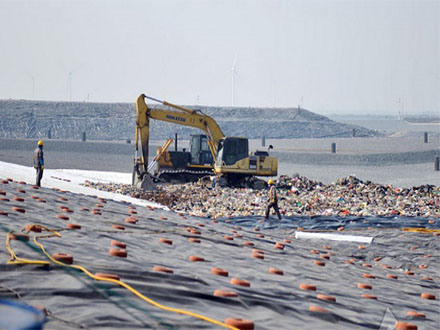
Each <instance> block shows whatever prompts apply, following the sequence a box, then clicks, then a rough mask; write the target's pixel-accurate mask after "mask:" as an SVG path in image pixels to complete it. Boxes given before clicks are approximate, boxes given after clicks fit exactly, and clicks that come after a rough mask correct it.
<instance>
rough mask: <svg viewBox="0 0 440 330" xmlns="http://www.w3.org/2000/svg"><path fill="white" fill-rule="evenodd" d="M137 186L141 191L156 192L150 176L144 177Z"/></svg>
mask: <svg viewBox="0 0 440 330" xmlns="http://www.w3.org/2000/svg"><path fill="white" fill-rule="evenodd" d="M138 185H139V187H138V188H139V189H141V190H143V191H152V190H156V185H155V184H154V182H153V179H152V178H151V176H150V175H148V174H147V175H144V177H143V179H142V181H140V182H139V183H138Z"/></svg>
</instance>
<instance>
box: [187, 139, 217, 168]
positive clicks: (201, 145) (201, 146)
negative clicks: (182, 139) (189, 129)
mask: <svg viewBox="0 0 440 330" xmlns="http://www.w3.org/2000/svg"><path fill="white" fill-rule="evenodd" d="M213 162H214V161H213V158H212V153H211V150H210V149H209V145H208V138H207V137H206V135H203V134H192V135H191V164H194V165H210V164H212V163H213Z"/></svg>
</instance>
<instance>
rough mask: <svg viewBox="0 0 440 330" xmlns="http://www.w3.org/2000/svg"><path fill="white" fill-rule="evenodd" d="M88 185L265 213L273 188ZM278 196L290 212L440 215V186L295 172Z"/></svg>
mask: <svg viewBox="0 0 440 330" xmlns="http://www.w3.org/2000/svg"><path fill="white" fill-rule="evenodd" d="M84 185H85V186H87V187H92V188H95V189H98V190H103V191H111V192H116V193H121V194H124V195H130V196H132V197H136V198H142V199H145V200H149V201H152V202H156V203H159V204H162V205H165V206H168V207H169V208H170V209H172V210H175V211H184V212H187V213H189V214H190V215H194V216H202V217H210V218H225V217H236V216H263V215H264V212H265V208H266V205H267V200H268V191H267V190H265V189H263V190H255V189H250V188H220V187H214V188H213V187H212V186H211V185H210V184H206V182H202V181H200V182H197V183H185V184H164V185H159V186H158V187H157V190H156V191H148V192H143V191H140V190H137V189H135V188H134V187H132V186H131V185H123V184H104V183H93V182H90V181H86V182H85V184H84ZM277 188H278V201H279V203H278V204H279V207H280V210H281V213H282V214H283V215H285V216H299V215H305V216H315V215H324V216H331V215H334V216H348V215H350V216H410V217H414V216H422V217H440V187H437V186H433V185H422V186H419V187H413V188H407V189H400V188H396V187H393V186H391V185H388V186H387V185H381V184H375V183H372V182H370V181H365V182H364V181H362V180H360V179H358V178H356V177H354V176H348V177H346V178H342V179H339V180H337V181H336V182H334V183H331V184H328V185H326V184H323V183H322V182H318V181H314V180H310V179H308V178H306V177H303V176H299V175H294V176H293V177H289V176H281V177H280V178H279V179H278V180H277Z"/></svg>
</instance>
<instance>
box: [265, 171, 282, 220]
mask: <svg viewBox="0 0 440 330" xmlns="http://www.w3.org/2000/svg"><path fill="white" fill-rule="evenodd" d="M267 183H268V184H269V204H268V205H267V208H266V219H269V213H270V209H271V208H272V207H273V208H274V210H275V212H276V213H277V216H278V220H281V214H280V209H279V208H278V196H277V188H276V187H275V182H274V181H273V180H272V179H269V181H268V182H267Z"/></svg>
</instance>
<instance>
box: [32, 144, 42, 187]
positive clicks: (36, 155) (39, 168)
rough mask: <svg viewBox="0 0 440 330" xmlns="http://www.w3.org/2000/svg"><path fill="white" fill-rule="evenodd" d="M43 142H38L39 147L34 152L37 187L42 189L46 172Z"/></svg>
mask: <svg viewBox="0 0 440 330" xmlns="http://www.w3.org/2000/svg"><path fill="white" fill-rule="evenodd" d="M43 145H44V142H43V140H40V141H38V147H37V149H35V151H34V168H35V169H36V170H37V182H36V183H35V185H36V186H38V187H41V178H42V177H43V170H44V155H43Z"/></svg>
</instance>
